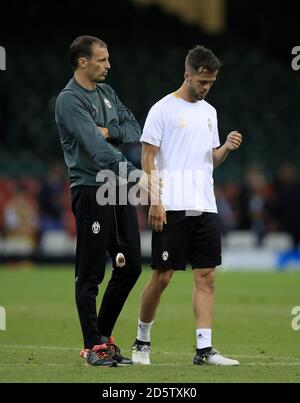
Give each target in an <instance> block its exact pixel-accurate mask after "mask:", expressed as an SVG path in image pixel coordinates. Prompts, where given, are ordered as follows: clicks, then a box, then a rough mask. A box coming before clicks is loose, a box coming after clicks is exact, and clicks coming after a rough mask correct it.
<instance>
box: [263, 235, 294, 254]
mask: <svg viewBox="0 0 300 403" xmlns="http://www.w3.org/2000/svg"><path fill="white" fill-rule="evenodd" d="M262 247H264V248H266V249H270V250H274V251H285V250H290V249H292V248H293V239H292V237H291V235H290V234H288V233H286V232H273V233H269V234H266V235H265V237H264V238H263V240H262Z"/></svg>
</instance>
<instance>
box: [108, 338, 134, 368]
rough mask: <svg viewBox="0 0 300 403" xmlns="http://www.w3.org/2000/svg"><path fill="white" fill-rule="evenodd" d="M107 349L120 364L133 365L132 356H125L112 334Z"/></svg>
mask: <svg viewBox="0 0 300 403" xmlns="http://www.w3.org/2000/svg"><path fill="white" fill-rule="evenodd" d="M107 350H108V351H109V352H110V353H111V357H112V358H113V359H114V360H115V361H117V363H118V365H131V364H132V360H131V359H130V358H126V357H123V355H122V354H121V350H120V348H119V347H118V346H116V345H115V339H114V337H113V336H111V337H110V338H109V340H108V343H107Z"/></svg>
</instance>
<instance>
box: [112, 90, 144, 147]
mask: <svg viewBox="0 0 300 403" xmlns="http://www.w3.org/2000/svg"><path fill="white" fill-rule="evenodd" d="M113 97H114V99H115V103H116V108H117V113H118V117H119V124H113V125H109V126H108V127H107V128H108V130H109V137H110V138H111V139H113V140H116V141H117V142H118V143H123V144H126V143H134V142H137V141H139V140H140V137H141V128H140V125H139V124H138V122H137V121H136V119H135V117H134V115H133V113H132V112H131V111H130V110H129V109H128V108H126V106H124V105H123V104H122V102H121V101H120V99H119V97H118V96H117V94H116V93H115V92H114V91H113Z"/></svg>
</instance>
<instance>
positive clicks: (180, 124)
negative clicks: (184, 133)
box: [176, 117, 186, 128]
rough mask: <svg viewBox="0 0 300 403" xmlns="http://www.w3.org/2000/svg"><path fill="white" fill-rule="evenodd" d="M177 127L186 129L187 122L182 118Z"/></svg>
mask: <svg viewBox="0 0 300 403" xmlns="http://www.w3.org/2000/svg"><path fill="white" fill-rule="evenodd" d="M176 126H177V127H180V128H184V127H186V123H185V121H184V119H183V118H182V117H180V118H179V120H178V123H177V125H176Z"/></svg>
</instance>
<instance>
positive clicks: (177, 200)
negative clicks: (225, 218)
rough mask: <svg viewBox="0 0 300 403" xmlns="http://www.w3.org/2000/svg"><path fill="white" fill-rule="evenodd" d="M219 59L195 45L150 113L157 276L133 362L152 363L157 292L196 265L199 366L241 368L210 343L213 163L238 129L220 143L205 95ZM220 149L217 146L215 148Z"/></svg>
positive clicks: (232, 146)
mask: <svg viewBox="0 0 300 403" xmlns="http://www.w3.org/2000/svg"><path fill="white" fill-rule="evenodd" d="M219 68H220V62H219V60H218V59H217V57H216V56H215V55H214V54H213V53H212V51H210V50H209V49H206V48H205V47H203V46H196V47H195V48H194V49H192V50H190V51H189V53H188V55H187V57H186V61H185V73H184V82H183V84H182V86H181V87H180V88H179V90H177V91H176V92H174V93H172V94H169V95H167V96H165V97H164V98H163V99H161V100H160V101H159V102H157V103H156V104H155V105H154V106H153V107H152V108H151V110H150V111H149V114H148V116H147V119H146V122H145V126H144V130H143V134H142V137H141V142H142V143H143V146H142V168H143V170H144V171H145V172H146V173H147V174H149V175H150V174H151V173H152V174H153V172H156V173H157V175H159V176H161V177H162V179H163V188H162V194H161V198H160V200H159V201H158V202H156V203H152V204H151V206H150V210H149V224H150V225H151V227H152V229H153V233H152V265H151V266H152V269H153V271H152V277H151V279H150V281H149V283H148V285H147V286H146V288H145V289H144V291H143V294H142V299H141V307H140V316H139V320H138V331H137V339H136V341H135V343H134V345H133V349H132V360H133V362H134V363H137V364H150V358H149V354H150V331H151V326H152V324H153V321H154V318H155V314H156V310H157V308H158V305H159V302H160V297H161V295H162V293H163V291H164V290H165V289H166V287H167V285H168V283H169V281H170V279H171V277H172V275H173V273H174V271H176V270H185V267H186V264H187V263H188V262H189V263H190V264H191V266H192V269H193V275H194V290H193V311H194V315H195V320H196V341H197V348H196V355H195V357H194V361H193V363H194V364H196V365H202V364H210V365H227V366H230V365H238V364H239V362H238V361H236V360H232V359H229V358H226V357H223V356H222V355H221V354H220V353H218V352H217V351H216V350H215V349H214V348H213V347H212V322H213V296H214V282H215V267H216V266H218V265H220V264H221V231H220V224H219V217H218V214H217V207H216V201H215V195H214V189H213V168H215V167H216V166H218V165H219V164H221V163H222V162H223V161H224V160H225V158H226V157H227V155H228V154H229V152H230V151H233V150H236V149H238V148H239V146H240V144H241V142H242V136H241V134H240V133H238V132H237V131H232V132H230V133H229V134H228V136H227V139H226V142H225V143H224V144H223V145H222V146H221V147H219V146H220V143H219V134H218V124H217V114H216V110H215V108H214V107H213V106H211V105H210V104H209V103H207V102H206V101H205V100H204V98H205V96H206V95H207V93H208V91H209V89H210V87H211V86H212V84H213V83H214V82H215V81H216V78H217V74H218V71H219ZM218 147H219V148H218Z"/></svg>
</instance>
